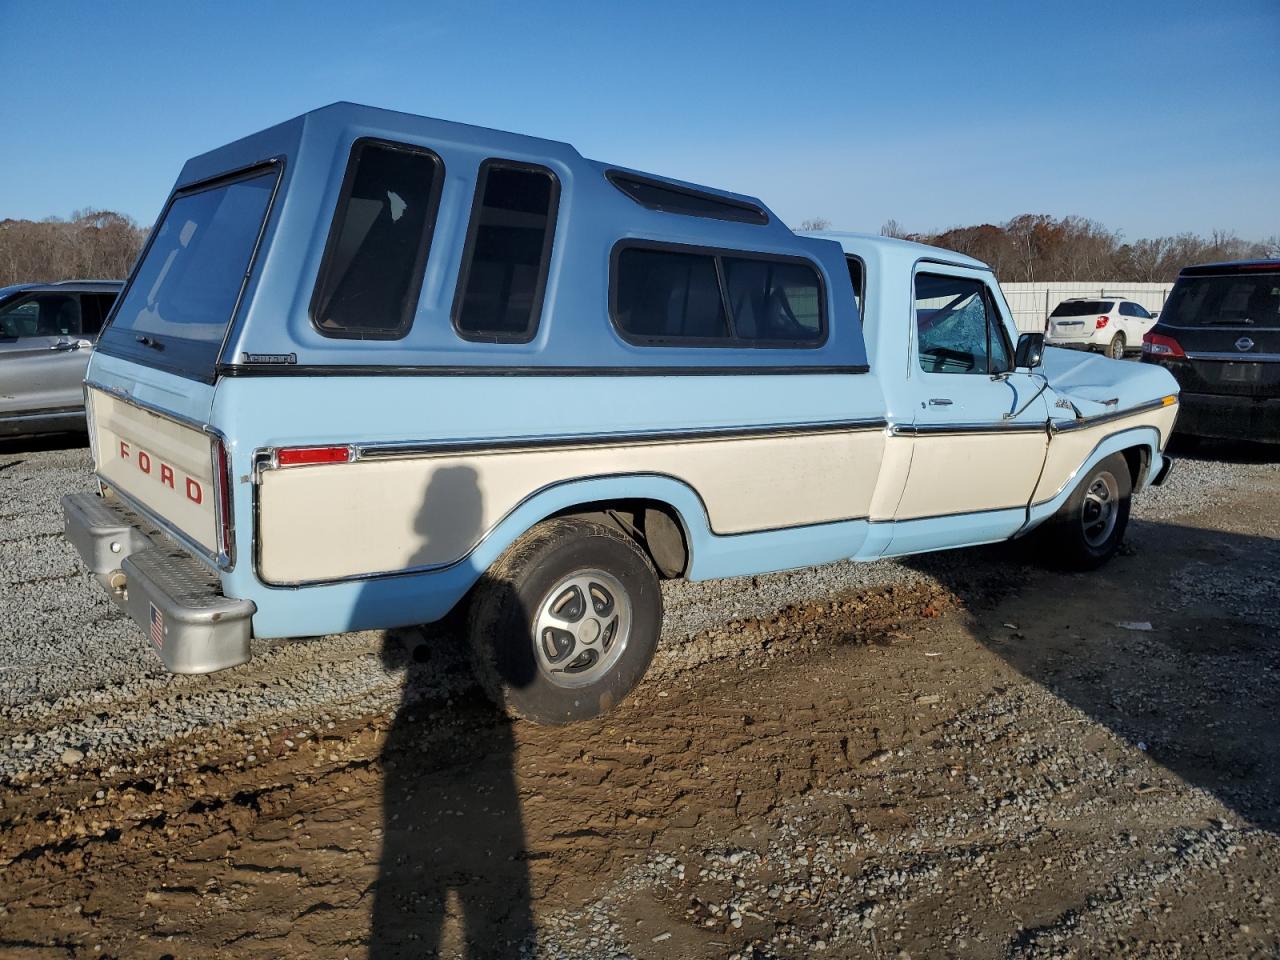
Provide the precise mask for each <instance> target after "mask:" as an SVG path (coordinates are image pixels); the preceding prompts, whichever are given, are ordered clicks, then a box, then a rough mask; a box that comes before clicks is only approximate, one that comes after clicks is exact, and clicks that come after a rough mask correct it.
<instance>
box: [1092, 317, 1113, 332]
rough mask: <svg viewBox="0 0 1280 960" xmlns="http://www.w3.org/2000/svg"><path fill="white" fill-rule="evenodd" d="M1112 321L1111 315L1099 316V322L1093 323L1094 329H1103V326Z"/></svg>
mask: <svg viewBox="0 0 1280 960" xmlns="http://www.w3.org/2000/svg"><path fill="white" fill-rule="evenodd" d="M1110 322H1111V318H1110V317H1099V318H1098V322H1097V323H1095V324H1094V325H1093V329H1095V330H1101V329H1102V328H1103V327H1105V326H1106V325H1107V324H1108V323H1110Z"/></svg>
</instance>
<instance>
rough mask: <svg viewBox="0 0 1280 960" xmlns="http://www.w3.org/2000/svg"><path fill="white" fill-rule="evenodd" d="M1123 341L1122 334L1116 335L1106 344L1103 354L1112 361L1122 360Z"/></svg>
mask: <svg viewBox="0 0 1280 960" xmlns="http://www.w3.org/2000/svg"><path fill="white" fill-rule="evenodd" d="M1124 348H1125V340H1124V334H1123V333H1117V334H1116V335H1115V336H1114V337H1112V338H1111V342H1110V343H1108V344H1107V349H1106V350H1104V351H1103V352H1104V353H1105V354H1106V355H1107V356H1108V357H1110V358H1111V359H1112V360H1123V359H1124Z"/></svg>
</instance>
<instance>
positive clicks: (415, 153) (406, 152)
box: [311, 138, 444, 340]
mask: <svg viewBox="0 0 1280 960" xmlns="http://www.w3.org/2000/svg"><path fill="white" fill-rule="evenodd" d="M443 181H444V162H443V161H442V160H441V159H440V156H439V155H438V154H437V153H435V152H434V151H432V150H428V149H427V148H425V147H416V146H410V145H408V144H403V143H393V142H391V141H387V140H374V139H369V138H363V139H360V140H357V141H356V142H355V143H354V144H352V146H351V154H350V158H349V159H348V161H347V171H346V174H345V175H344V177H343V179H342V190H341V192H340V193H339V195H338V206H337V209H336V211H335V212H334V215H333V223H332V225H331V226H330V228H329V238H328V240H327V241H326V243H325V248H324V258H323V260H321V262H320V273H319V275H318V277H317V278H316V287H315V292H314V293H313V294H312V298H311V322H312V324H314V326H315V328H316V330H318V331H319V332H320V333H321V334H323V335H324V336H326V337H338V338H343V339H350V340H398V339H400V338H401V337H403V336H404V335H405V334H407V333H408V332H409V327H410V325H411V324H412V323H413V315H414V311H415V310H416V309H417V305H418V295H419V294H420V293H421V291H422V275H423V271H424V270H425V268H426V264H427V255H428V253H429V252H430V249H431V235H432V232H433V230H434V228H435V221H436V211H437V209H438V208H439V205H440V189H441V185H442V183H443Z"/></svg>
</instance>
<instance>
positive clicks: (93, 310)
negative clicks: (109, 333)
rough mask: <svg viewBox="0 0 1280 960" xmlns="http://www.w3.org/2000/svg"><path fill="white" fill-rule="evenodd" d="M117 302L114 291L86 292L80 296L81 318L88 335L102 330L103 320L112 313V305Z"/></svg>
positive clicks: (85, 332) (84, 330)
mask: <svg viewBox="0 0 1280 960" xmlns="http://www.w3.org/2000/svg"><path fill="white" fill-rule="evenodd" d="M115 302H116V295H115V294H114V293H85V294H81V296H80V311H81V320H82V322H83V332H84V334H85V335H86V336H92V335H96V334H97V333H98V332H99V331H101V330H102V322H103V321H104V320H106V319H107V315H108V314H110V313H111V305H112V304H114V303H115Z"/></svg>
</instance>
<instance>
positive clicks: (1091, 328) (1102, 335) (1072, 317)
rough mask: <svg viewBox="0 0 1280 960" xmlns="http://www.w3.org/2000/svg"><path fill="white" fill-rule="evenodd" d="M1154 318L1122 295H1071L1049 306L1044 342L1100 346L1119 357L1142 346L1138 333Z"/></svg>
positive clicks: (1107, 353)
mask: <svg viewBox="0 0 1280 960" xmlns="http://www.w3.org/2000/svg"><path fill="white" fill-rule="evenodd" d="M1155 322H1156V318H1155V317H1153V316H1152V315H1151V314H1150V313H1149V312H1148V311H1147V308H1146V307H1144V306H1142V304H1140V303H1134V302H1133V301H1132V300H1125V299H1124V298H1123V297H1073V298H1072V299H1070V300H1063V301H1062V302H1061V303H1060V304H1058V305H1057V306H1056V307H1054V308H1053V313H1051V314H1049V319H1048V320H1047V321H1046V323H1045V329H1044V333H1045V337H1044V340H1045V343H1048V344H1051V345H1053V346H1055V347H1075V348H1076V349H1078V350H1101V351H1102V352H1103V353H1105V354H1106V355H1107V356H1108V357H1114V358H1115V359H1117V360H1119V359H1120V358H1121V357H1123V356H1124V355H1125V352H1126V351H1128V352H1131V353H1138V352H1139V351H1141V350H1142V335H1143V334H1144V333H1146V332H1147V331H1148V330H1150V329H1151V328H1152V327H1153V326H1154V325H1155Z"/></svg>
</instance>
